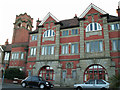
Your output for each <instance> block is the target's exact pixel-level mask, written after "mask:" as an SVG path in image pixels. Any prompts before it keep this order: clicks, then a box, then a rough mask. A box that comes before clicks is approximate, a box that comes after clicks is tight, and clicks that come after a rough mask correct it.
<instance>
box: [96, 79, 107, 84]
mask: <svg viewBox="0 0 120 90" xmlns="http://www.w3.org/2000/svg"><path fill="white" fill-rule="evenodd" d="M97 84H106V83H105V82H104V81H102V80H97Z"/></svg>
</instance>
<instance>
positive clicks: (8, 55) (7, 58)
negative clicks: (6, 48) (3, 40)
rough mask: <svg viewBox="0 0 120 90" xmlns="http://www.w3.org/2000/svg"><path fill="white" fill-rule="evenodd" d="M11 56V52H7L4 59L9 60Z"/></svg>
mask: <svg viewBox="0 0 120 90" xmlns="http://www.w3.org/2000/svg"><path fill="white" fill-rule="evenodd" d="M9 57H10V53H8V52H5V57H4V60H9Z"/></svg>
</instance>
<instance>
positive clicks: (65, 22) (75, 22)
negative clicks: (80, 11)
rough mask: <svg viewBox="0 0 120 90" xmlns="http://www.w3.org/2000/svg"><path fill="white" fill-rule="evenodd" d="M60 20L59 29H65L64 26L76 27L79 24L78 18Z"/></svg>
mask: <svg viewBox="0 0 120 90" xmlns="http://www.w3.org/2000/svg"><path fill="white" fill-rule="evenodd" d="M60 22H61V24H62V25H61V26H60V28H61V29H65V28H72V27H77V26H79V21H78V18H72V19H68V20H62V21H60Z"/></svg>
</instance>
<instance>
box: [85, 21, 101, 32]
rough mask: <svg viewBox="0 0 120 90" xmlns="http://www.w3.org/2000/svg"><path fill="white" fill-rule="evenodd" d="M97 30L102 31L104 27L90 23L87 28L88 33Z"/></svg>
mask: <svg viewBox="0 0 120 90" xmlns="http://www.w3.org/2000/svg"><path fill="white" fill-rule="evenodd" d="M97 30H102V27H101V25H100V24H99V23H90V24H89V25H88V26H87V27H86V32H89V31H97Z"/></svg>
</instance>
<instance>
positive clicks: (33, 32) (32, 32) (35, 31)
mask: <svg viewBox="0 0 120 90" xmlns="http://www.w3.org/2000/svg"><path fill="white" fill-rule="evenodd" d="M35 33H38V29H36V30H34V31H31V32H29V34H35Z"/></svg>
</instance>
